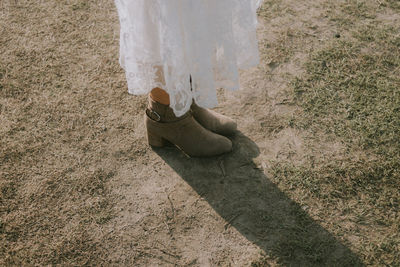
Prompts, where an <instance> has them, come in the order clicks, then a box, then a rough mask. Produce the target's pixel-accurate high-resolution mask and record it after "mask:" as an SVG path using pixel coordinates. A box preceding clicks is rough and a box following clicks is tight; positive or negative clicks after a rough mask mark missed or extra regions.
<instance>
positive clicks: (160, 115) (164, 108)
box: [146, 96, 192, 122]
mask: <svg viewBox="0 0 400 267" xmlns="http://www.w3.org/2000/svg"><path fill="white" fill-rule="evenodd" d="M146 114H147V116H148V117H149V118H151V119H152V120H154V121H156V122H174V121H180V120H182V119H184V118H186V117H187V116H190V115H192V114H191V111H188V112H187V113H186V114H184V115H183V116H181V117H177V116H176V115H175V113H174V111H173V109H172V108H170V107H169V105H164V104H161V103H159V102H156V101H154V100H153V99H152V98H151V97H150V96H149V102H148V106H147V108H146Z"/></svg>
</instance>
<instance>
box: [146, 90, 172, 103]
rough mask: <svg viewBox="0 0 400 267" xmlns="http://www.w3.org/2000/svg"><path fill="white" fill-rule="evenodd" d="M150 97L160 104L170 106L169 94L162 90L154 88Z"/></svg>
mask: <svg viewBox="0 0 400 267" xmlns="http://www.w3.org/2000/svg"><path fill="white" fill-rule="evenodd" d="M149 95H150V98H151V99H152V100H154V101H156V102H158V103H160V104H163V105H168V106H169V105H170V101H169V94H168V93H167V92H165V91H164V90H163V89H161V88H153V90H151V92H150V94H149Z"/></svg>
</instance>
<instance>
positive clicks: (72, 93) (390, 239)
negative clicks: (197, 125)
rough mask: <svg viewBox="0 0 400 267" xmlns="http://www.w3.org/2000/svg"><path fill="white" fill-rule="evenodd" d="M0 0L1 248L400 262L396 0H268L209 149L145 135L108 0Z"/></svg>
mask: <svg viewBox="0 0 400 267" xmlns="http://www.w3.org/2000/svg"><path fill="white" fill-rule="evenodd" d="M0 7H1V10H0V32H1V33H0V125H1V127H0V189H1V191H0V242H1V244H2V245H1V246H0V265H5V266H25V265H39V266H40V265H67V266H69V265H120V266H133V265H137V266H157V265H161V266H181V265H182V266H364V265H372V266H398V265H399V262H400V258H399V255H400V236H399V230H400V224H399V221H400V216H399V215H400V214H399V199H400V196H399V188H400V182H399V181H400V179H399V178H400V177H399V173H400V166H399V164H400V152H399V151H400V144H399V143H400V142H399V136H400V117H399V113H400V112H399V111H400V109H399V108H400V92H399V91H400V90H399V88H400V78H399V77H400V35H399V31H400V15H399V14H400V2H399V1H396V0H380V1H373V0H369V1H367V0H365V1H356V0H334V1H328V0H315V1H295V0H265V1H264V4H263V6H262V7H261V9H260V10H259V27H258V36H259V45H260V52H261V63H260V65H259V66H258V67H256V68H253V69H249V70H244V71H242V72H241V76H240V81H241V90H240V91H237V92H227V91H224V90H219V102H220V105H219V106H218V108H216V110H217V111H219V112H221V113H224V114H226V115H229V116H231V117H232V118H234V119H235V120H237V122H238V125H239V132H238V133H237V134H236V135H234V136H232V137H231V139H232V141H233V144H234V149H233V151H232V152H231V153H229V154H226V155H223V156H220V157H215V158H203V159H199V158H188V157H186V156H185V155H183V154H182V153H181V152H179V151H178V150H177V149H174V148H162V149H152V148H151V147H149V146H148V145H147V144H146V139H145V129H144V124H143V110H144V107H145V105H146V97H145V96H132V95H128V93H127V88H126V82H125V76H124V73H123V71H122V70H121V68H120V66H119V64H118V48H119V44H118V38H119V24H118V17H117V13H116V9H115V7H114V3H113V1H105V0H99V1H83V0H72V1H64V0H63V1H48V0H43V1H36V2H33V1H26V0H21V1H12V0H5V1H2V2H0Z"/></svg>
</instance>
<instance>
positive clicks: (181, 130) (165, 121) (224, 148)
mask: <svg viewBox="0 0 400 267" xmlns="http://www.w3.org/2000/svg"><path fill="white" fill-rule="evenodd" d="M144 120H145V125H146V128H147V140H148V143H149V145H151V146H155V147H163V146H164V145H165V144H166V143H167V142H166V141H169V142H170V143H172V144H174V145H175V146H177V147H178V148H179V149H181V150H182V151H183V152H185V153H186V154H187V155H189V156H192V157H204V156H215V155H219V154H223V153H226V152H229V151H231V150H232V142H231V140H229V139H228V138H226V137H224V136H221V135H218V134H215V133H213V132H210V131H209V130H207V129H205V128H204V127H203V126H201V125H200V124H199V123H198V122H197V121H196V120H195V119H194V118H193V116H192V112H191V111H189V112H187V113H186V114H185V115H183V116H181V117H176V116H175V114H174V112H173V110H172V109H171V108H170V107H169V106H168V105H163V104H161V103H158V102H156V101H154V100H153V99H152V98H151V97H149V104H148V107H147V109H146V114H145V118H144Z"/></svg>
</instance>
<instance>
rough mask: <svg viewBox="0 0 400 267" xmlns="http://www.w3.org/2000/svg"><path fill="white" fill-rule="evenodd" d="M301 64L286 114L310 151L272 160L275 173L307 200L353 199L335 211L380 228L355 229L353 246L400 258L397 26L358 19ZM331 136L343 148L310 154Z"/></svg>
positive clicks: (369, 255)
mask: <svg viewBox="0 0 400 267" xmlns="http://www.w3.org/2000/svg"><path fill="white" fill-rule="evenodd" d="M348 12H351V10H349V11H348ZM305 67H306V74H305V75H304V76H303V77H301V78H297V79H295V80H294V81H293V84H292V85H293V88H294V95H295V99H296V101H297V103H298V105H299V106H301V108H302V109H303V111H304V112H303V113H302V114H298V115H296V117H295V118H293V120H292V122H293V123H294V126H295V127H298V128H300V129H306V130H307V131H309V132H310V133H311V134H310V136H311V137H310V140H312V141H310V143H309V150H310V151H309V154H308V155H305V156H306V158H307V160H305V163H304V164H302V165H301V166H297V165H294V164H292V163H290V162H277V163H275V165H273V167H272V173H273V176H274V177H275V178H274V179H276V182H277V183H279V184H280V185H281V186H282V187H284V188H296V190H303V192H306V193H308V194H309V195H310V196H311V197H310V199H311V200H310V201H319V202H322V203H325V205H328V206H332V207H334V205H335V203H337V202H338V201H339V200H342V201H343V200H345V201H349V202H351V201H353V202H356V203H358V205H357V208H356V209H350V210H345V209H343V210H340V212H341V213H342V214H345V213H346V212H347V213H348V214H350V215H351V216H350V215H349V218H350V217H351V218H352V219H351V221H352V222H354V223H356V224H363V225H366V228H367V229H369V230H370V231H375V229H378V228H379V227H382V228H380V229H381V230H380V231H381V235H380V237H379V238H374V237H372V236H371V237H370V236H368V234H367V232H365V233H363V232H362V231H361V232H360V233H359V236H360V237H362V238H363V241H360V242H359V244H358V247H357V248H355V249H356V250H358V252H359V253H360V254H361V255H362V257H363V259H364V261H365V262H366V263H368V264H373V265H375V264H378V265H379V264H384V265H385V264H389V265H391V264H394V263H396V262H400V259H399V256H398V255H400V247H399V244H400V236H399V234H398V232H399V229H400V224H399V221H398V218H399V201H400V194H399V188H400V35H399V29H397V28H395V27H391V26H388V25H379V24H374V25H372V24H370V25H367V26H360V27H356V28H355V30H354V31H353V32H351V36H349V38H347V39H345V40H333V41H331V42H330V43H329V44H328V45H327V46H326V47H324V48H323V49H321V50H319V51H317V52H315V53H314V54H313V55H311V58H310V60H309V61H308V63H307V64H306V66H305ZM329 142H340V143H341V144H343V147H344V149H342V150H341V151H340V152H337V153H336V154H335V152H332V151H322V155H318V156H315V155H314V153H313V149H315V147H313V145H315V144H316V143H318V144H319V145H320V147H321V143H329ZM320 147H319V148H320ZM320 153H321V152H320ZM324 153H326V154H324ZM322 213H323V212H322ZM396 218H397V219H396ZM349 220H350V219H349ZM382 229H385V230H382ZM333 231H334V230H333ZM353 245H354V244H353Z"/></svg>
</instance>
